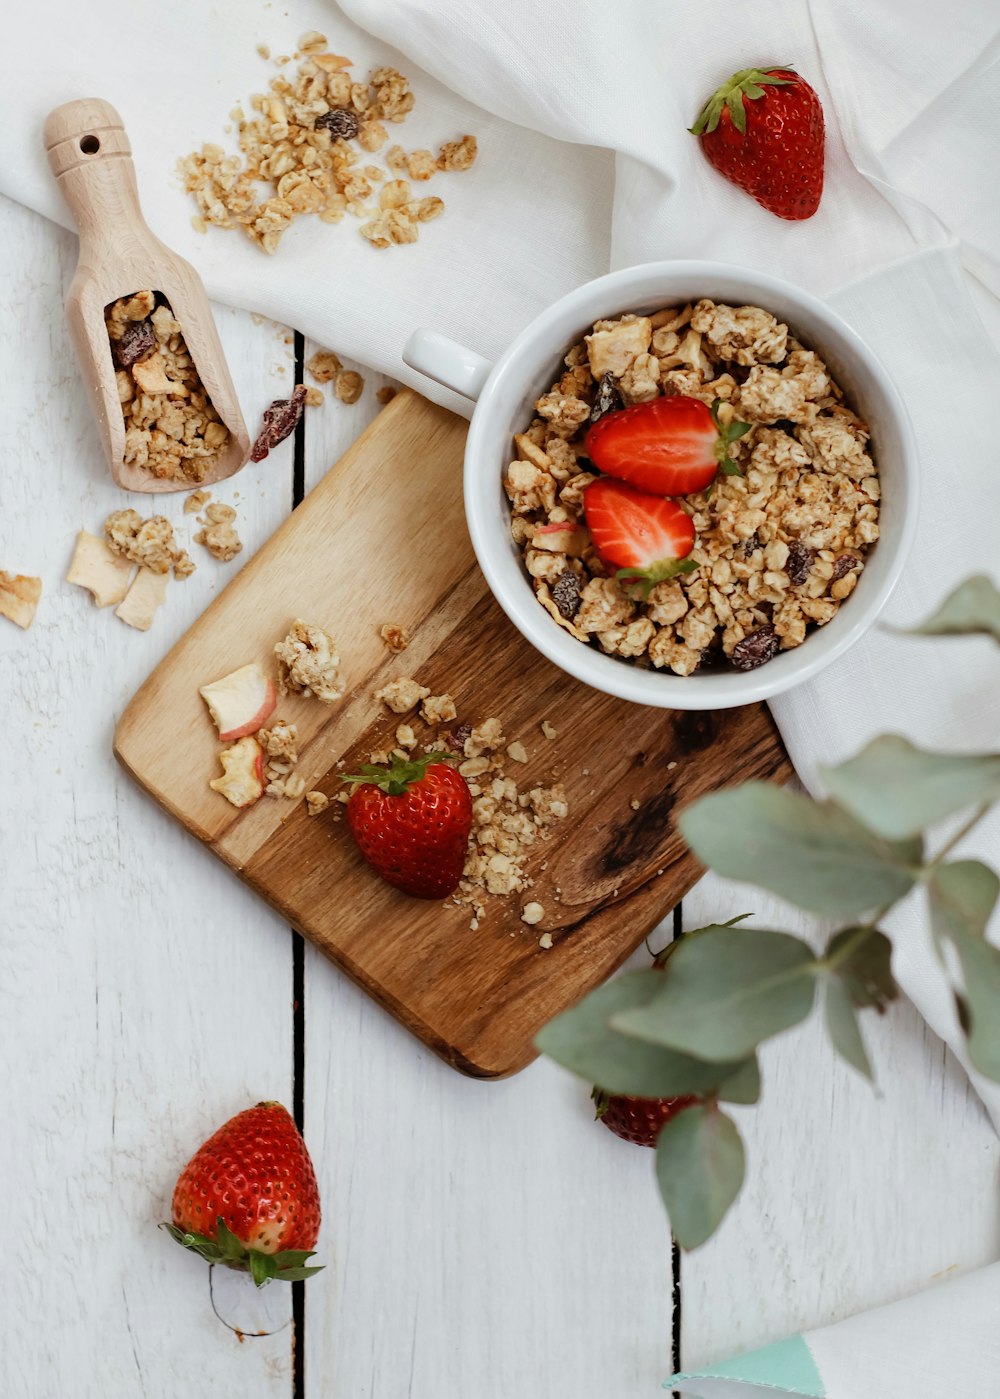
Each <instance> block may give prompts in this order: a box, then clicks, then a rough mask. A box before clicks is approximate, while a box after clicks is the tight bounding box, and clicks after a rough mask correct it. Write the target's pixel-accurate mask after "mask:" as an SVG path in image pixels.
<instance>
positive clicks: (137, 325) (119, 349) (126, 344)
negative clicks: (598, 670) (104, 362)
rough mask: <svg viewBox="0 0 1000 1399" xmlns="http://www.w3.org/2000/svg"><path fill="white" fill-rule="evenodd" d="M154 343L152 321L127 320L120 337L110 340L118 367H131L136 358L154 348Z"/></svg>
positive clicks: (140, 357)
mask: <svg viewBox="0 0 1000 1399" xmlns="http://www.w3.org/2000/svg"><path fill="white" fill-rule="evenodd" d="M156 345H157V341H156V331H155V330H154V329H153V322H152V321H149V320H146V321H127V322H126V324H125V329H124V330H123V331H122V334H121V338H120V339H118V340H112V342H111V353H112V355H113V356H114V360H115V364H117V366H118V368H119V369H131V368H132V366H133V364H135V363H136V361H137V360H140V359H142V358H143V357H144V356H145V355H148V354H149V353H150V352H151V351H153V350H155V349H156Z"/></svg>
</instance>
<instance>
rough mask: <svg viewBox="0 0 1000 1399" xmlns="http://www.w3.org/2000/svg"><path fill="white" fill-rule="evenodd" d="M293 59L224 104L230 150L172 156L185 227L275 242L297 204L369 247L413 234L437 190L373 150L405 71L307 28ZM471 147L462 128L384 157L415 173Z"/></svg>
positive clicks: (458, 163) (404, 83) (461, 165)
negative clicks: (239, 101)
mask: <svg viewBox="0 0 1000 1399" xmlns="http://www.w3.org/2000/svg"><path fill="white" fill-rule="evenodd" d="M258 52H260V48H258ZM295 59H296V62H297V67H296V68H295V69H294V70H293V69H291V68H289V69H288V70H287V72H286V71H284V70H285V68H286V64H287V62H288V60H286V59H283V58H282V56H279V57H278V58H277V59H276V60H275V62H276V63H277V65H278V67H279V72H278V74H277V76H276V77H274V78H272V79H271V81H270V84H269V89H268V91H267V92H256V93H254V94H253V96H252V97H251V99H250V109H251V115H249V116H248V115H247V113H246V111H245V110H244V108H243V107H235V108H234V109H233V111H232V112H231V113H230V116H231V118H232V120H233V122H234V123H235V124H236V130H237V133H238V142H239V148H240V154H238V155H236V154H233V155H227V154H226V152H225V151H224V150H223V148H222V146H220V145H217V144H216V143H214V142H206V143H205V144H204V145H203V146H202V147H201V150H200V151H193V152H192V153H191V154H190V155H188V156H186V157H184V159H182V160H181V162H180V170H181V174H182V176H183V178H184V184H185V188H186V189H187V191H188V192H189V193H190V194H192V195H193V196H194V199H195V202H196V204H197V206H198V213H197V215H195V218H194V220H193V222H194V225H195V228H196V229H197V230H198V231H199V232H204V231H205V230H206V228H207V226H208V225H209V224H215V225H217V226H218V227H220V228H241V229H242V230H243V232H244V233H245V234H246V235H247V237H249V238H251V239H252V240H253V241H254V242H255V243H256V244H257V246H258V247H260V248H262V249H263V251H264V252H266V253H274V252H276V251H277V249H278V244H279V243H280V241H281V237H282V234H283V233H284V232H285V230H286V229H287V228H288V227H289V226H290V225H291V224H292V222H293V221H294V220H295V219H296V218H299V217H300V216H302V215H303V214H317V215H318V216H319V218H320V219H321V220H322V221H323V222H324V223H339V222H340V220H341V219H342V218H343V217H344V214H345V213H349V214H351V215H352V216H353V217H354V218H356V219H358V220H360V221H361V228H360V233H361V235H362V237H364V238H366V239H367V240H368V242H369V243H371V245H372V246H373V247H375V248H388V247H391V246H392V245H393V244H399V243H415V242H416V241H417V237H418V232H419V226H420V224H421V223H426V222H428V220H430V219H433V218H436V217H437V216H438V214H440V213H441V212H442V210H443V209H444V201H443V200H441V199H439V198H437V197H436V196H431V197H428V198H416V197H414V196H413V195H412V193H411V190H410V186H409V184H408V182H407V181H406V180H400V179H396V180H388V181H387V180H386V178H385V177H386V171H385V170H384V169H383V168H382V167H381V166H380V165H375V164H373V163H372V161H371V156H372V155H373V154H374V153H375V152H376V151H380V150H381V149H382V148H383V147H384V146H385V144H386V142H387V141H388V139H389V132H388V129H387V126H386V123H388V124H389V125H399V124H400V123H402V122H403V121H405V120H406V117H407V115H408V114H409V112H410V111H411V110H412V108H413V103H414V96H413V93H412V92H411V90H410V83H409V79H408V78H405V77H404V76H403V74H402V73H400V72H398V71H397V70H396V69H395V68H391V67H388V66H385V67H381V68H376V69H375V70H374V71H373V72H372V73H371V74H370V75H369V77H368V79H367V81H360V80H359V79H358V78H357V77H356V75H355V74H353V73H351V71H350V68H351V60H350V59H349V58H344V57H343V56H342V55H340V54H336V53H330V52H329V49H328V44H327V39H326V36H325V35H323V34H319V33H317V32H315V31H311V32H310V33H308V34H304V35H303V36H302V38H301V39H300V40H299V51H298V53H296V55H295ZM476 151H477V147H476V138H475V137H474V136H471V135H465V136H462V137H461V138H460V139H459V140H457V141H448V142H446V143H445V144H444V145H443V146H442V147H441V149H440V151H439V153H438V155H437V156H436V157H435V156H434V155H433V154H432V153H431V152H430V151H428V150H418V151H411V152H410V153H409V154H407V152H406V151H405V150H403V147H402V146H398V145H395V146H392V147H390V150H389V151H388V152H387V154H386V164H387V165H388V166H389V169H390V170H391V171H392V172H393V173H402V172H406V173H407V174H409V176H410V178H411V179H412V180H414V181H418V182H420V183H423V182H425V181H427V180H429V179H430V178H431V177H432V176H433V175H435V174H437V173H439V172H441V171H453V170H468V169H469V167H470V166H471V165H472V164H473V162H474V161H475V158H476ZM261 185H264V186H265V187H266V194H265V195H264V197H261V193H260V186H261ZM358 392H360V389H359V390H358ZM345 401H346V402H353V399H346V400H345Z"/></svg>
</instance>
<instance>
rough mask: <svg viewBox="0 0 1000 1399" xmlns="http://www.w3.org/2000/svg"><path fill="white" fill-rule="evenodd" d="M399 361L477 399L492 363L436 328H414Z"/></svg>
mask: <svg viewBox="0 0 1000 1399" xmlns="http://www.w3.org/2000/svg"><path fill="white" fill-rule="evenodd" d="M403 363H404V364H408V365H409V366H410V368H411V369H416V370H417V371H418V373H420V374H425V375H426V376H427V378H428V379H433V380H434V381H435V383H438V384H444V386H445V388H446V389H452V390H454V392H455V393H460V394H461V395H462V397H463V398H471V399H473V400H475V399H477V398H478V397H479V395H480V393H481V392H482V389H483V385H484V384H485V383H486V380H487V379H488V378H489V377H490V373H491V371H492V369H493V365H492V364H491V363H490V361H489V360H488V359H484V358H483V356H482V355H477V354H476V352H475V350H469V349H467V348H466V347H465V346H464V345H459V344H458V342H457V341H455V340H449V339H448V337H447V335H441V334H440V333H439V332H438V331H436V330H415V331H414V332H413V334H412V335H411V336H410V338H409V340H407V342H406V344H405V345H404V346H403Z"/></svg>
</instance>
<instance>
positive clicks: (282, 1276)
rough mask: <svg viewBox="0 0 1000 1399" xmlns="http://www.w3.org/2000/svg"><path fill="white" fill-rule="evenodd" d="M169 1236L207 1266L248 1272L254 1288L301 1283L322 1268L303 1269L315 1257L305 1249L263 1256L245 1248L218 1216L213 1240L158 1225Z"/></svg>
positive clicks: (286, 1250)
mask: <svg viewBox="0 0 1000 1399" xmlns="http://www.w3.org/2000/svg"><path fill="white" fill-rule="evenodd" d="M160 1228H161V1229H166V1231H167V1233H168V1234H169V1235H170V1237H171V1238H172V1239H173V1240H175V1242H177V1243H179V1244H180V1245H181V1247H182V1248H189V1249H191V1251H192V1252H193V1253H197V1254H198V1256H199V1257H201V1258H204V1259H205V1261H206V1263H218V1264H220V1265H221V1266H222V1267H224V1268H235V1269H236V1270H237V1271H238V1272H242V1273H249V1274H250V1276H251V1277H252V1278H253V1280H254V1285H255V1286H256V1287H263V1286H264V1284H265V1283H267V1282H271V1281H272V1280H277V1281H278V1282H304V1281H305V1279H306V1278H311V1277H312V1276H313V1274H314V1273H321V1272H322V1271H323V1269H322V1266H316V1267H313V1268H307V1267H305V1266H304V1265H305V1263H306V1260H307V1259H309V1258H315V1256H316V1254H315V1252H310V1251H309V1250H307V1249H297V1248H286V1249H283V1250H282V1251H281V1252H280V1253H262V1252H261V1251H260V1249H256V1248H248V1247H247V1246H246V1244H244V1243H241V1242H240V1240H239V1239H238V1238H237V1237H236V1235H235V1234H234V1233H233V1232H232V1230H231V1229H230V1228H229V1227H228V1226H227V1225H226V1222H225V1220H224V1219H223V1218H222V1216H221V1215H220V1216H219V1217H218V1219H217V1220H216V1222H215V1238H214V1239H210V1238H209V1237H208V1236H207V1234H193V1233H190V1232H188V1231H186V1230H184V1229H178V1227H177V1225H176V1224H166V1223H164V1224H161V1225H160Z"/></svg>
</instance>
